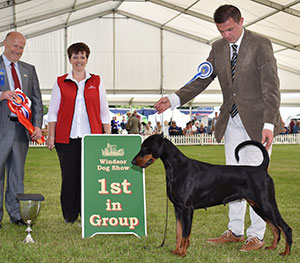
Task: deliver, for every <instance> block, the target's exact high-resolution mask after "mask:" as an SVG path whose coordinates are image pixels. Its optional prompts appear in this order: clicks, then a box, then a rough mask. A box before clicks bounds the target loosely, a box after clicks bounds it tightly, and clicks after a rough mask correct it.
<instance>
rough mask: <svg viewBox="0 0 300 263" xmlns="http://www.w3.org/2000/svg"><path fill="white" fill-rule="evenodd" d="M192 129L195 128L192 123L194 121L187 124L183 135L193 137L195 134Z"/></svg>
mask: <svg viewBox="0 0 300 263" xmlns="http://www.w3.org/2000/svg"><path fill="white" fill-rule="evenodd" d="M192 127H193V122H192V121H189V122H188V123H187V124H186V126H185V128H184V129H183V131H182V134H183V135H193V134H194V132H193V129H192Z"/></svg>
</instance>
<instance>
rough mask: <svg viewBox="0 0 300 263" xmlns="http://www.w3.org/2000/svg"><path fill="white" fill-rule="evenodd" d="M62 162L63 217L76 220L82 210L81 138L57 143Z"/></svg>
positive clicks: (71, 220)
mask: <svg viewBox="0 0 300 263" xmlns="http://www.w3.org/2000/svg"><path fill="white" fill-rule="evenodd" d="M55 148H56V152H57V155H58V158H59V162H60V168H61V175H62V184H61V194H60V201H61V208H62V213H63V217H64V219H65V220H67V221H69V222H74V221H75V220H76V219H77V218H78V215H79V214H80V210H81V138H78V139H71V138H70V143H69V144H64V143H55Z"/></svg>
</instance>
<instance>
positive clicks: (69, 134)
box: [47, 42, 110, 223]
mask: <svg viewBox="0 0 300 263" xmlns="http://www.w3.org/2000/svg"><path fill="white" fill-rule="evenodd" d="M67 53H68V57H69V62H70V64H71V65H72V71H71V72H70V73H69V74H65V75H63V76H60V77H58V78H57V81H56V83H55V84H54V87H53V90H52V95H51V101H50V106H49V112H48V140H47V147H48V149H49V150H50V151H51V150H52V149H53V148H54V147H55V148H56V152H57V155H58V158H59V162H60V167H61V173H62V186H61V196H60V199H61V206H62V212H63V217H64V220H65V222H66V223H74V222H75V220H76V219H77V218H78V216H79V214H80V210H81V138H82V137H83V136H84V135H86V134H91V133H93V134H102V133H110V115H109V108H108V102H107V97H106V91H105V89H104V88H103V86H102V80H101V78H100V76H98V75H94V74H90V73H88V72H86V70H85V67H86V65H87V63H88V57H89V55H90V49H89V47H88V46H87V45H86V44H85V43H82V42H80V43H74V44H72V45H71V46H69V48H68V50H67Z"/></svg>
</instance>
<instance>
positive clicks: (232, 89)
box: [175, 30, 281, 142]
mask: <svg viewBox="0 0 300 263" xmlns="http://www.w3.org/2000/svg"><path fill="white" fill-rule="evenodd" d="M207 60H208V61H209V62H211V63H212V65H213V69H214V74H215V75H216V76H217V77H218V79H219V82H220V86H221V89H222V93H223V104H222V106H221V107H220V114H219V117H218V121H217V123H216V127H215V137H216V139H217V141H218V142H220V141H221V139H222V137H223V135H224V133H225V130H226V127H227V123H228V119H229V116H230V110H231V107H232V105H233V103H236V104H237V107H238V110H239V114H240V117H241V120H242V122H243V124H244V127H245V129H246V131H247V133H248V135H249V136H250V138H251V139H253V140H257V141H261V135H262V129H263V125H264V123H272V124H274V134H275V135H277V134H279V132H280V130H281V122H280V113H279V107H280V92H279V79H278V74H277V65H276V59H275V57H274V53H273V49H272V45H271V42H270V40H268V39H267V38H265V37H263V36H260V35H258V34H256V33H253V32H251V31H248V30H245V32H244V37H243V39H242V42H241V46H240V48H239V53H238V58H237V64H236V71H235V75H234V82H233V81H232V79H231V67H230V47H229V44H228V42H226V41H225V40H224V39H220V40H217V41H216V42H214V43H213V45H212V49H211V51H210V54H209V57H208V59H207ZM212 81H213V78H212V77H209V78H207V79H200V78H197V79H196V80H194V81H193V82H191V83H189V84H188V85H186V86H185V87H183V88H181V89H180V90H178V91H176V92H175V93H176V94H177V95H178V96H179V98H180V102H181V105H183V104H185V103H186V102H188V101H189V100H191V99H192V98H194V97H195V96H197V95H198V94H199V93H201V92H202V91H203V90H204V89H206V88H207V87H208V85H209V84H210V83H211V82H212Z"/></svg>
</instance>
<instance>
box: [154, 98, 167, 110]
mask: <svg viewBox="0 0 300 263" xmlns="http://www.w3.org/2000/svg"><path fill="white" fill-rule="evenodd" d="M154 107H155V109H156V110H157V112H158V113H163V112H164V111H165V110H167V109H168V108H170V107H171V102H170V100H169V99H168V98H167V97H163V98H161V99H160V100H159V101H157V102H156V103H155V104H154Z"/></svg>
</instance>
